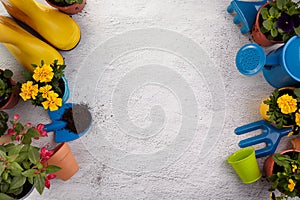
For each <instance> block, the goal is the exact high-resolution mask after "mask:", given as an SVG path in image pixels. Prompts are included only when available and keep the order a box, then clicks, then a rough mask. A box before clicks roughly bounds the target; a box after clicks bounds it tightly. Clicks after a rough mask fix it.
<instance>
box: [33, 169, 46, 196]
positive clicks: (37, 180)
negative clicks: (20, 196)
mask: <svg viewBox="0 0 300 200" xmlns="http://www.w3.org/2000/svg"><path fill="white" fill-rule="evenodd" d="M33 180H34V187H35V188H36V190H37V191H38V192H39V193H40V194H43V191H44V187H45V178H43V177H42V175H41V174H38V175H37V176H36V177H34V179H33Z"/></svg>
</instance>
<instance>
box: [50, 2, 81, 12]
mask: <svg viewBox="0 0 300 200" xmlns="http://www.w3.org/2000/svg"><path fill="white" fill-rule="evenodd" d="M46 1H47V3H48V4H49V5H51V6H52V7H54V8H56V9H58V10H59V11H61V12H63V13H66V14H69V15H74V14H77V13H79V12H80V11H82V9H83V8H84V6H85V4H86V0H83V1H82V3H81V4H78V3H74V4H72V5H69V6H58V5H56V4H54V3H53V2H52V1H51V0H46Z"/></svg>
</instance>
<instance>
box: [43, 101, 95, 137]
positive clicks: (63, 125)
mask: <svg viewBox="0 0 300 200" xmlns="http://www.w3.org/2000/svg"><path fill="white" fill-rule="evenodd" d="M70 108H72V112H73V116H72V118H73V121H74V126H75V129H76V130H77V132H74V131H72V130H71V129H69V128H67V126H68V123H67V122H66V121H64V120H63V119H62V118H63V115H64V113H65V112H66V111H67V110H68V109H70ZM48 114H49V117H50V119H51V120H52V123H51V124H47V125H45V130H46V131H47V132H50V131H54V132H55V142H57V143H60V142H69V141H72V140H75V139H78V138H80V137H81V136H83V135H84V134H85V133H86V132H87V131H88V130H89V128H90V126H91V124H92V116H91V113H90V112H89V110H88V108H87V107H86V106H84V105H79V104H73V103H67V104H63V105H62V106H61V107H60V108H59V109H58V110H56V111H49V112H48ZM83 118H86V119H84V120H83ZM83 121H85V123H84V124H82V123H83Z"/></svg>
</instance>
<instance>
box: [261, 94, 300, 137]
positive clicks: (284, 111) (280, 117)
mask: <svg viewBox="0 0 300 200" xmlns="http://www.w3.org/2000/svg"><path fill="white" fill-rule="evenodd" d="M299 108H300V88H281V89H275V90H274V92H273V93H272V95H271V96H270V97H269V98H267V99H265V100H264V101H263V102H262V103H261V106H260V112H261V115H262V117H263V118H264V119H266V120H268V121H269V122H271V123H274V124H275V125H276V127H277V128H279V129H281V128H283V127H287V126H292V127H293V131H292V132H291V133H290V134H289V135H291V134H298V133H299V127H300V110H299Z"/></svg>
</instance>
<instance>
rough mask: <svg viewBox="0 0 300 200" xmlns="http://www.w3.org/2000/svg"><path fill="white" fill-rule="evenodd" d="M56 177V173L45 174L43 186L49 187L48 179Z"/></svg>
mask: <svg viewBox="0 0 300 200" xmlns="http://www.w3.org/2000/svg"><path fill="white" fill-rule="evenodd" d="M55 177H56V175H55V174H48V175H47V176H46V179H45V187H46V188H48V189H49V188H50V180H51V179H54V178H55Z"/></svg>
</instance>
